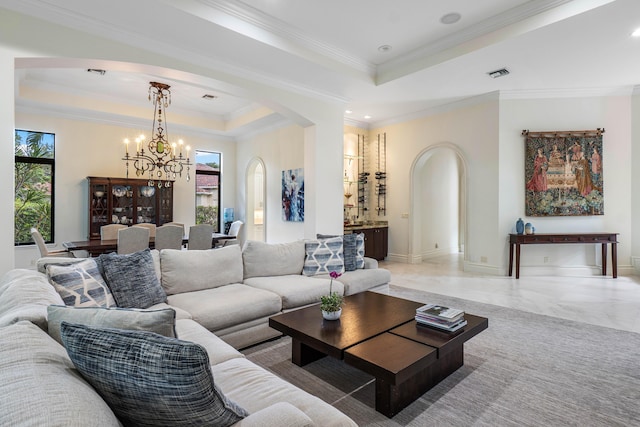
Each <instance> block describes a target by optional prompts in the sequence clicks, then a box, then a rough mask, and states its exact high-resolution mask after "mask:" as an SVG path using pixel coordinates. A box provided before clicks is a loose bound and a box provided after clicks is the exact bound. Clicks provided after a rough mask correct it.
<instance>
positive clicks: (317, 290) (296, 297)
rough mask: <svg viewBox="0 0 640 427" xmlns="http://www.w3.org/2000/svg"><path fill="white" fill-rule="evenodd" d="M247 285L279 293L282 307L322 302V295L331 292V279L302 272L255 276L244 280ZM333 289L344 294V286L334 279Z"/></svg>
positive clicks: (296, 306) (288, 307) (289, 307)
mask: <svg viewBox="0 0 640 427" xmlns="http://www.w3.org/2000/svg"><path fill="white" fill-rule="evenodd" d="M244 283H245V285H247V286H251V287H254V288H257V289H264V290H266V291H270V292H273V293H274V294H277V295H279V296H280V298H281V299H282V308H283V309H285V310H287V309H291V308H298V307H303V306H305V305H309V304H315V303H318V302H320V297H321V296H322V295H328V294H329V286H330V284H331V280H330V279H329V276H326V278H325V277H324V276H323V277H322V278H319V277H317V276H316V277H307V276H302V275H300V274H292V275H288V276H276V277H253V278H251V279H246V280H245V281H244ZM332 291H333V292H337V293H338V294H340V295H342V294H343V292H344V286H343V285H342V283H340V282H338V281H337V280H334V281H333V286H332Z"/></svg>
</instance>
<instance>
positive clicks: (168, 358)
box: [61, 322, 248, 427]
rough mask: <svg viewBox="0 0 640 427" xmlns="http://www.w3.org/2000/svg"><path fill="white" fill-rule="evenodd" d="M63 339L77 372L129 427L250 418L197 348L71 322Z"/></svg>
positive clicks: (64, 324) (182, 425)
mask: <svg viewBox="0 0 640 427" xmlns="http://www.w3.org/2000/svg"><path fill="white" fill-rule="evenodd" d="M61 333H62V342H63V344H64V347H65V348H66V349H67V353H68V354H69V357H70V358H71V360H72V361H73V364H74V365H75V367H76V369H77V370H78V371H79V372H80V373H81V374H82V376H83V377H84V378H85V379H86V380H87V381H88V382H89V383H90V384H91V385H92V386H93V387H94V388H95V389H96V390H97V391H98V393H99V394H100V396H102V398H103V399H104V400H105V402H107V404H108V405H109V407H111V410H112V411H113V412H114V413H115V414H116V416H117V417H118V418H119V419H120V421H121V422H122V423H123V424H124V425H125V426H134V425H135V426H172V427H186V426H229V425H232V424H234V423H236V422H238V421H240V420H241V419H242V418H244V417H246V416H247V415H248V413H247V412H246V411H245V410H244V409H242V408H241V407H239V406H238V405H237V404H235V403H233V402H231V401H230V400H229V399H227V398H226V397H225V396H224V395H223V394H222V393H221V391H220V390H219V389H218V388H217V387H215V385H214V382H213V376H212V374H211V367H210V366H209V356H208V355H207V352H206V350H205V349H204V348H202V347H201V346H200V345H198V344H195V343H192V342H189V341H181V340H179V339H176V338H167V337H164V336H162V335H158V334H154V333H152V332H142V331H125V330H121V329H106V328H105V329H103V328H93V327H90V326H84V325H76V324H71V323H67V322H62V324H61Z"/></svg>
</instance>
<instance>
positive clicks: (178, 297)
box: [169, 249, 282, 332]
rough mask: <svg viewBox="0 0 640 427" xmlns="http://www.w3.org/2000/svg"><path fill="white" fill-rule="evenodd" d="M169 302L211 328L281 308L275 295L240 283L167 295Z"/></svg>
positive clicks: (219, 327)
mask: <svg viewBox="0 0 640 427" xmlns="http://www.w3.org/2000/svg"><path fill="white" fill-rule="evenodd" d="M217 250H218V249H214V251H217ZM169 304H170V305H171V306H173V307H178V308H183V309H185V310H189V313H191V316H192V318H193V320H195V321H196V322H198V323H199V324H201V325H202V326H204V327H205V328H207V329H208V330H210V331H213V332H216V331H217V330H220V329H223V328H227V327H229V326H233V325H238V324H241V323H245V322H248V321H251V320H254V319H259V318H262V317H265V316H271V315H274V314H277V313H279V312H280V310H281V309H282V300H281V299H280V297H279V296H278V295H276V294H274V293H272V292H267V291H264V290H262V289H254V288H252V287H250V286H246V285H242V284H232V285H225V286H219V287H217V288H213V289H204V290H202V291H195V292H184V293H181V294H175V295H169Z"/></svg>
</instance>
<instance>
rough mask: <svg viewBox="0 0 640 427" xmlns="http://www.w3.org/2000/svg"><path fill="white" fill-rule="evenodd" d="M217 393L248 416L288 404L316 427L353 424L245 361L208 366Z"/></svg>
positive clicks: (319, 400)
mask: <svg viewBox="0 0 640 427" xmlns="http://www.w3.org/2000/svg"><path fill="white" fill-rule="evenodd" d="M211 370H212V371H213V376H214V378H215V379H216V382H217V384H218V385H219V387H220V389H221V390H223V391H224V393H225V395H226V396H228V397H229V398H230V399H232V400H233V401H235V402H238V404H239V405H242V407H243V408H245V409H246V410H247V411H249V412H250V413H254V412H257V411H260V410H262V409H264V408H267V407H269V406H271V405H273V404H276V403H278V402H289V403H290V404H291V405H293V406H295V407H296V408H298V409H299V410H301V411H302V412H304V413H305V414H306V415H307V416H308V417H309V418H311V420H312V421H313V422H314V425H317V426H353V427H356V426H357V424H356V423H355V422H353V420H351V419H350V418H349V417H347V416H346V415H344V414H343V413H342V412H340V411H339V410H338V409H336V408H335V407H333V406H332V405H330V404H328V403H326V402H324V401H322V400H321V399H319V398H318V397H316V396H313V395H311V394H309V393H307V392H305V391H303V390H300V389H299V388H298V387H296V386H294V385H293V384H290V383H288V382H287V381H285V380H283V379H281V378H278V377H277V376H275V375H274V374H272V373H270V372H268V371H266V370H265V369H263V368H260V367H259V366H257V365H255V364H254V363H252V362H250V361H248V360H247V359H232V360H228V361H226V362H224V363H220V364H218V365H215V366H212V367H211Z"/></svg>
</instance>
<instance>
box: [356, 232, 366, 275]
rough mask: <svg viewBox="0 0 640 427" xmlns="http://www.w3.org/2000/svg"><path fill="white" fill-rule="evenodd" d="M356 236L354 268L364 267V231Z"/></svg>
mask: <svg viewBox="0 0 640 427" xmlns="http://www.w3.org/2000/svg"><path fill="white" fill-rule="evenodd" d="M355 236H356V269H361V268H364V233H358V234H356V235H355Z"/></svg>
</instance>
